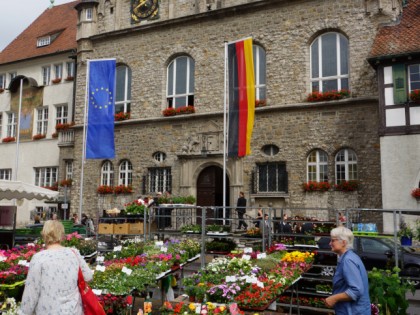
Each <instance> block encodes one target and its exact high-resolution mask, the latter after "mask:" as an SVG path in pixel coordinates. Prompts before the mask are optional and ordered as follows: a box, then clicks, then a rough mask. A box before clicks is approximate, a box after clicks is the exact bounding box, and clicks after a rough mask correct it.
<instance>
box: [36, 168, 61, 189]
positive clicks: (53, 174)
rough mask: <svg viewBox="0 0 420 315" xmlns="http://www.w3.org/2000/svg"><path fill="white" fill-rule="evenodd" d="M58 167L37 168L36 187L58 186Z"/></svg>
mask: <svg viewBox="0 0 420 315" xmlns="http://www.w3.org/2000/svg"><path fill="white" fill-rule="evenodd" d="M57 174H58V167H39V168H35V185H36V186H41V187H53V186H55V185H56V184H57Z"/></svg>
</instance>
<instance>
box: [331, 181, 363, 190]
mask: <svg viewBox="0 0 420 315" xmlns="http://www.w3.org/2000/svg"><path fill="white" fill-rule="evenodd" d="M334 188H335V190H341V191H356V190H357V189H358V188H359V182H358V181H357V180H349V181H347V180H345V181H342V182H340V183H338V184H335V185H334Z"/></svg>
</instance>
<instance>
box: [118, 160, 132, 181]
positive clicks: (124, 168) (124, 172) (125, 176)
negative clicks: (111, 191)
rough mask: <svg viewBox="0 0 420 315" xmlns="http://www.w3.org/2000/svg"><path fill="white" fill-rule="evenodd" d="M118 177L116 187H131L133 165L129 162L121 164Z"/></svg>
mask: <svg viewBox="0 0 420 315" xmlns="http://www.w3.org/2000/svg"><path fill="white" fill-rule="evenodd" d="M119 175H120V178H119V179H118V185H124V186H131V185H132V184H133V165H132V164H131V162H130V161H127V160H125V161H122V162H121V164H120V174H119Z"/></svg>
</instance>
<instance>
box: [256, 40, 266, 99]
mask: <svg viewBox="0 0 420 315" xmlns="http://www.w3.org/2000/svg"><path fill="white" fill-rule="evenodd" d="M253 54H254V73H255V99H256V100H265V99H266V98H267V96H266V87H265V84H266V62H265V60H266V59H265V50H264V48H262V47H260V46H257V45H254V46H253Z"/></svg>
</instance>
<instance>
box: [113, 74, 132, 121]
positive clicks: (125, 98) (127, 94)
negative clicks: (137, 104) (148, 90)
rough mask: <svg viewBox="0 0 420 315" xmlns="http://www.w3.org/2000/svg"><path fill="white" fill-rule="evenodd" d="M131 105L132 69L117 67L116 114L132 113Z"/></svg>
mask: <svg viewBox="0 0 420 315" xmlns="http://www.w3.org/2000/svg"><path fill="white" fill-rule="evenodd" d="M130 104H131V69H130V68H129V67H127V66H118V67H117V93H116V95H115V113H116V114H118V113H127V112H130Z"/></svg>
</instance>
